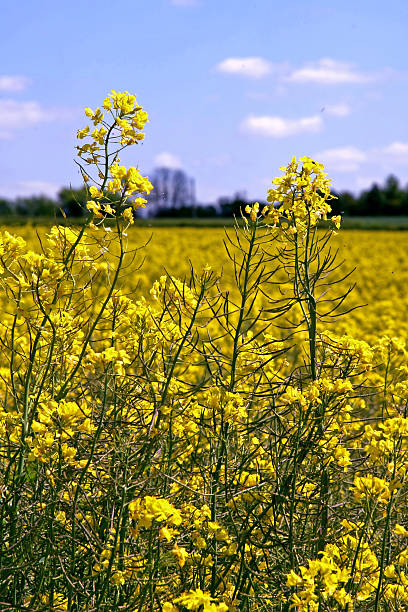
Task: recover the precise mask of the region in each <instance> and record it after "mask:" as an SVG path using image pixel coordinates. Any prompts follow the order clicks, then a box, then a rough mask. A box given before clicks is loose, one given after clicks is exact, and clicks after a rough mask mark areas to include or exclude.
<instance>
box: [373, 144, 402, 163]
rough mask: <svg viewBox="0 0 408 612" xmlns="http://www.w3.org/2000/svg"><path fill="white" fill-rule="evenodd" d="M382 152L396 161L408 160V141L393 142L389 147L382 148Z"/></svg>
mask: <svg viewBox="0 0 408 612" xmlns="http://www.w3.org/2000/svg"><path fill="white" fill-rule="evenodd" d="M379 152H380V153H383V154H385V155H386V156H387V157H388V156H389V157H390V158H392V159H393V161H395V162H402V163H406V162H408V142H398V141H395V142H392V143H391V144H390V145H388V146H387V147H384V148H383V149H380V151H379Z"/></svg>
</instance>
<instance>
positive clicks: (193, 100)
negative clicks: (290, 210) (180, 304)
mask: <svg viewBox="0 0 408 612" xmlns="http://www.w3.org/2000/svg"><path fill="white" fill-rule="evenodd" d="M2 17H3V28H2V37H1V40H0V47H1V58H2V60H1V64H0V157H1V173H0V196H6V197H15V196H17V195H28V194H32V193H40V192H43V193H47V194H50V195H53V194H55V192H56V191H57V190H58V189H59V188H60V187H61V186H63V185H67V184H70V183H71V184H72V185H73V186H79V185H80V177H79V176H78V173H77V170H76V167H75V164H74V163H73V161H72V159H73V156H74V146H75V134H76V130H77V129H78V128H80V127H83V126H84V125H85V118H84V116H83V108H84V107H85V106H91V107H96V106H98V105H99V104H101V103H102V100H103V98H104V97H105V95H106V94H107V93H108V92H109V91H110V89H111V88H113V89H116V90H118V91H122V90H128V91H129V92H131V93H135V94H136V95H137V98H138V102H139V103H140V104H141V105H142V106H143V107H144V108H145V109H146V110H147V111H148V113H149V117H150V123H149V124H148V125H147V127H146V139H145V142H144V143H143V145H139V146H135V147H132V148H131V149H129V152H128V154H127V155H126V158H125V157H123V161H125V162H127V163H132V164H133V165H137V166H139V167H140V168H141V169H142V170H143V171H144V172H145V173H146V174H149V173H150V172H151V171H152V169H153V168H154V167H155V166H157V165H163V164H165V165H169V166H172V167H181V168H182V169H184V170H185V171H186V172H187V173H188V175H190V176H192V177H194V178H195V179H196V186H197V196H198V199H199V200H200V201H202V202H211V201H214V200H215V199H216V198H217V197H219V196H222V195H231V194H233V193H234V192H237V191H246V193H247V195H248V197H250V198H254V199H257V198H264V197H265V192H266V189H267V188H268V186H269V185H270V182H271V180H272V178H273V177H274V176H276V175H277V174H279V166H281V165H284V164H286V163H287V162H288V161H289V160H290V158H291V157H292V155H297V156H298V155H299V156H301V155H310V156H312V157H314V158H316V159H317V160H318V161H321V162H323V163H325V165H326V167H327V170H328V172H329V174H330V176H332V177H333V186H334V187H335V188H337V189H350V190H353V191H357V192H358V191H360V190H361V189H362V188H365V187H366V186H368V185H370V184H371V183H372V182H373V181H377V182H382V181H383V180H384V178H385V177H386V176H387V175H388V174H389V173H391V172H393V173H394V174H396V175H397V176H398V177H399V178H400V179H401V181H402V183H403V184H405V183H407V182H408V121H407V118H408V110H407V108H408V104H407V102H408V95H407V94H408V66H407V57H408V54H407V42H406V35H407V31H408V2H407V1H406V0H388V1H387V2H383V1H379V0H370V1H366V0H353V1H350V0H343V1H337V0H333V1H331V2H327V0H326V1H325V2H321V1H320V0H309V1H307V2H306V1H305V0H292V1H291V2H290V3H289V2H275V1H274V0H145V1H144V2H141V1H139V0H122V1H121V2H107V1H105V0H102V1H99V2H94V1H93V0H82V1H78V0H70V1H69V2H63V1H62V0H60V1H59V2H55V0H53V1H52V2H51V1H49V0H37V1H36V2H32V0H20V1H19V2H16V3H5V2H4V6H3V7H2Z"/></svg>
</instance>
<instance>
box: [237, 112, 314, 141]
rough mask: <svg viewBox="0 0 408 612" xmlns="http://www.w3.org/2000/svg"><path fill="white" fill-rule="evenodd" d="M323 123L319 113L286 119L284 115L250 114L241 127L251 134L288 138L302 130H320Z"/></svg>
mask: <svg viewBox="0 0 408 612" xmlns="http://www.w3.org/2000/svg"><path fill="white" fill-rule="evenodd" d="M322 125H323V120H322V118H321V117H320V116H319V115H313V116H312V117H302V118H300V119H285V118H284V117H277V116H271V115H264V116H255V115H250V116H249V117H248V118H247V119H245V120H244V121H243V123H242V125H241V128H242V129H243V130H244V131H245V132H249V133H251V134H257V135H260V136H267V137H269V138H286V137H287V136H293V135H294V134H300V133H302V132H318V131H319V130H320V129H321V127H322Z"/></svg>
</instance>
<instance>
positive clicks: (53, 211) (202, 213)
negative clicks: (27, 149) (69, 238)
mask: <svg viewBox="0 0 408 612" xmlns="http://www.w3.org/2000/svg"><path fill="white" fill-rule="evenodd" d="M150 180H151V182H152V184H153V185H154V187H155V188H154V189H153V191H152V192H151V194H150V195H149V196H148V201H149V202H148V206H147V208H146V209H145V211H146V212H145V214H146V215H148V216H150V217H207V218H208V217H231V216H233V215H240V214H241V212H240V211H241V210H242V208H245V206H246V205H247V204H248V200H247V199H246V197H245V195H243V194H240V193H237V194H235V195H234V196H232V197H222V198H219V199H218V200H217V202H216V203H215V204H198V203H197V201H196V195H195V184H194V180H193V179H191V178H190V177H188V176H187V175H186V173H185V172H183V171H182V170H173V169H170V168H157V169H156V170H154V171H153V174H152V176H151V177H150ZM333 194H334V195H335V196H336V197H337V198H338V200H337V201H336V202H335V203H333V208H334V209H335V210H336V212H340V213H341V214H343V215H345V216H398V215H405V216H408V185H407V186H405V187H402V186H401V185H400V183H399V181H398V179H397V178H396V177H395V176H392V175H391V176H389V177H388V178H387V179H386V181H385V183H384V185H382V186H380V185H378V184H376V183H375V184H373V185H372V186H371V187H370V188H369V189H366V190H364V191H362V192H361V193H360V194H359V195H354V194H353V193H351V192H349V191H342V192H333ZM88 199H89V196H88V195H87V192H86V189H85V188H82V189H71V188H69V187H64V188H63V189H61V190H60V191H59V193H58V194H57V197H56V198H55V199H52V198H50V197H47V196H45V195H39V196H30V197H20V198H17V199H16V200H8V199H5V198H1V197H0V216H3V217H4V216H9V215H18V216H23V217H24V216H25V217H55V216H57V217H58V216H63V215H65V216H67V217H81V216H83V215H84V214H86V202H87V200H88ZM261 203H262V202H261ZM263 203H265V204H266V202H263ZM142 214H143V213H142Z"/></svg>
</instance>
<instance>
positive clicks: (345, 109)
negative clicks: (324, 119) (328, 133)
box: [322, 104, 351, 117]
mask: <svg viewBox="0 0 408 612" xmlns="http://www.w3.org/2000/svg"><path fill="white" fill-rule="evenodd" d="M322 111H323V112H325V113H327V114H328V115H331V116H332V117H347V115H349V114H350V113H351V108H350V107H349V105H348V104H327V105H326V106H324V107H323V108H322Z"/></svg>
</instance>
